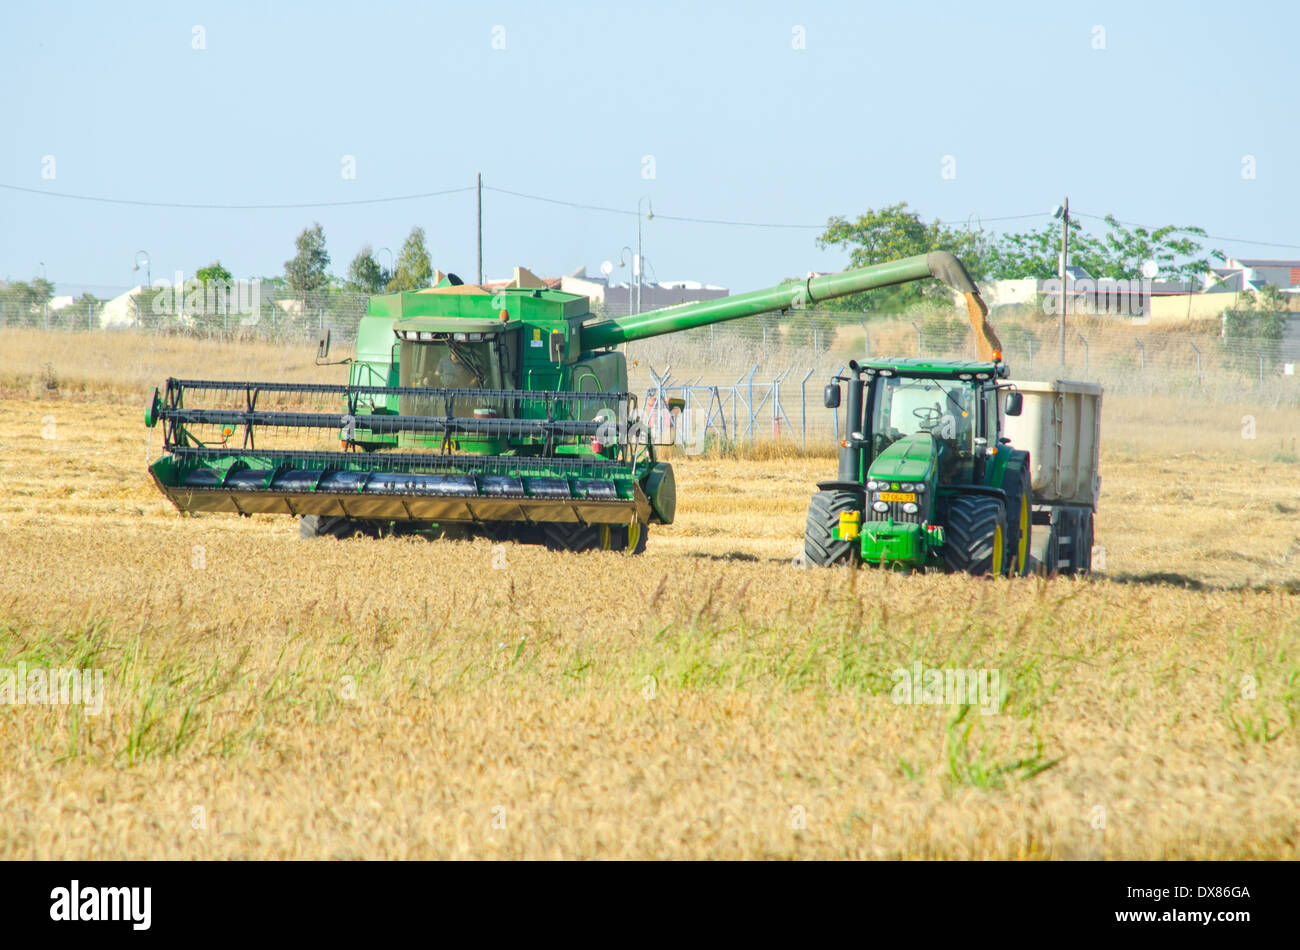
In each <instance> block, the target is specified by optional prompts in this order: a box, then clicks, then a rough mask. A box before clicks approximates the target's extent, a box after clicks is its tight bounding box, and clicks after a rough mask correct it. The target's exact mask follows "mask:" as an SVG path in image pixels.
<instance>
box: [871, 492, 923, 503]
mask: <svg viewBox="0 0 1300 950" xmlns="http://www.w3.org/2000/svg"><path fill="white" fill-rule="evenodd" d="M880 500H881V501H916V493H915V492H910V491H882V492H881V493H880Z"/></svg>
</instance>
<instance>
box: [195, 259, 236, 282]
mask: <svg viewBox="0 0 1300 950" xmlns="http://www.w3.org/2000/svg"><path fill="white" fill-rule="evenodd" d="M194 276H195V277H197V278H198V279H199V280H201V281H203V283H204V284H207V282H208V281H213V282H214V283H218V284H221V285H222V286H225V285H227V284H229V283H230V282H231V281H233V280H234V279H235V275H234V274H232V273H230V271H228V270H226V268H224V267H223V266H221V261H219V260H218V261H213V262H212V263H211V264H209V265H208V266H207V267H200V268H199V269H198V270H197V271H195V272H194Z"/></svg>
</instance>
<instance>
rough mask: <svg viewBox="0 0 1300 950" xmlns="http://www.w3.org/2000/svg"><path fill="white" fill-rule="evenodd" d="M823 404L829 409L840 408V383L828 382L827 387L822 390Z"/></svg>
mask: <svg viewBox="0 0 1300 950" xmlns="http://www.w3.org/2000/svg"><path fill="white" fill-rule="evenodd" d="M822 405H823V406H825V407H826V408H827V409H838V408H839V407H840V387H839V384H838V383H827V384H826V388H825V389H824V390H822Z"/></svg>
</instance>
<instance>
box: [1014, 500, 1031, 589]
mask: <svg viewBox="0 0 1300 950" xmlns="http://www.w3.org/2000/svg"><path fill="white" fill-rule="evenodd" d="M1028 563H1029V496H1028V495H1021V496H1020V538H1019V540H1018V542H1017V543H1016V573H1018V574H1023V573H1025V566H1026V565H1027V564H1028Z"/></svg>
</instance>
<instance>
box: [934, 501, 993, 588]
mask: <svg viewBox="0 0 1300 950" xmlns="http://www.w3.org/2000/svg"><path fill="white" fill-rule="evenodd" d="M1006 541H1007V515H1006V511H1005V510H1003V507H1002V502H1000V501H998V500H997V499H996V498H990V497H989V496H987V495H957V496H956V497H955V498H953V499H952V501H951V502H949V504H948V513H947V519H946V522H945V524H944V526H943V547H942V548H941V549H940V551H939V553H940V555H941V556H942V557H943V561H944V564H945V565H946V566H947V568H948V570H949V571H952V572H954V573H956V572H964V573H966V574H972V575H979V574H1001V573H1002V572H1003V571H1004V570H1005V567H1006V563H1007V559H1008V556H1009V554H1010V550H1009V548H1008V546H1007V543H1006Z"/></svg>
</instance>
